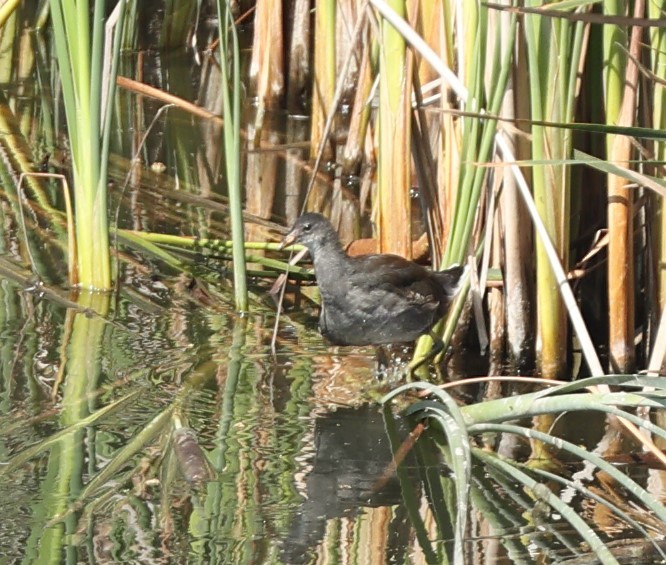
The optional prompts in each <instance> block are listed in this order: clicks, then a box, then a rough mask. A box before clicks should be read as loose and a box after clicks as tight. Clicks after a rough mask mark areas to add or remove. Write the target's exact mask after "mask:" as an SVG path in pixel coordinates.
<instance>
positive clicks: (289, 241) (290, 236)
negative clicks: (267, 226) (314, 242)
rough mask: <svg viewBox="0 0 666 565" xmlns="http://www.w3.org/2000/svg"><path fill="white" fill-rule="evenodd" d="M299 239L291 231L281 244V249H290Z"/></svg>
mask: <svg viewBox="0 0 666 565" xmlns="http://www.w3.org/2000/svg"><path fill="white" fill-rule="evenodd" d="M297 238H298V234H296V233H294V232H293V231H290V232H289V233H288V234H287V235H285V236H284V239H283V240H282V242H281V243H280V249H284V248H285V247H288V246H289V245H292V244H294V243H296V239H297Z"/></svg>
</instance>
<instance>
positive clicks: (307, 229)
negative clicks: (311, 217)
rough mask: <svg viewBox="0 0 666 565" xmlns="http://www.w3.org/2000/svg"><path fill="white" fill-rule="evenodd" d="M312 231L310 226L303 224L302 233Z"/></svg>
mask: <svg viewBox="0 0 666 565" xmlns="http://www.w3.org/2000/svg"><path fill="white" fill-rule="evenodd" d="M311 229H312V224H303V231H310V230H311Z"/></svg>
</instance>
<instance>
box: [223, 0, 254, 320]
mask: <svg viewBox="0 0 666 565" xmlns="http://www.w3.org/2000/svg"><path fill="white" fill-rule="evenodd" d="M217 16H218V20H219V22H220V67H221V70H222V83H223V88H222V98H223V107H224V113H223V115H224V153H225V157H226V158H225V165H226V171H227V188H228V190H229V212H230V216H231V238H232V241H233V243H234V244H233V250H232V252H233V259H234V294H235V299H236V309H237V310H238V311H240V312H245V311H246V310H247V307H248V296H247V280H246V279H247V269H246V267H245V249H244V247H243V243H244V240H245V237H244V229H243V210H242V202H243V196H242V193H241V185H240V169H241V167H240V96H241V93H240V55H239V48H238V35H237V33H236V26H235V24H234V20H233V16H232V14H231V8H230V6H229V1H228V0H217Z"/></svg>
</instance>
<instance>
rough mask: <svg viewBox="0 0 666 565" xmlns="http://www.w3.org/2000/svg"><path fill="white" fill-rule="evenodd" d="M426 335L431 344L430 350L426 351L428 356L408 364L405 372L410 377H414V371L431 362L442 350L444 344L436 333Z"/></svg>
mask: <svg viewBox="0 0 666 565" xmlns="http://www.w3.org/2000/svg"><path fill="white" fill-rule="evenodd" d="M428 335H429V336H430V339H432V342H433V345H432V348H431V349H430V351H428V354H427V355H426V356H425V357H423V359H419V360H418V361H416V362H414V361H412V362H411V363H410V364H409V366H408V367H407V371H408V374H409V375H410V376H411V377H414V376H416V371H418V370H419V369H420V368H421V367H423V365H425V364H426V363H429V362H430V361H432V360H433V359H434V358H435V357H437V356H438V355H439V354H440V353H441V352H442V351H443V350H444V342H443V341H442V338H441V337H440V336H438V335H437V334H436V333H434V332H432V331H430V332H429V333H428Z"/></svg>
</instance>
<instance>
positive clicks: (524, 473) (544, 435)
mask: <svg viewBox="0 0 666 565" xmlns="http://www.w3.org/2000/svg"><path fill="white" fill-rule="evenodd" d="M611 386H612V387H613V392H610V391H609V387H611ZM404 393H427V394H428V398H427V399H425V400H420V401H417V402H415V403H413V404H412V405H410V406H409V407H408V408H407V409H406V411H405V412H406V414H407V415H408V416H410V417H412V418H414V419H416V420H417V421H419V422H424V423H425V422H428V423H429V424H431V425H432V426H434V428H435V430H436V431H437V432H441V433H443V434H444V437H445V441H442V442H440V443H437V439H436V438H435V436H436V435H437V434H434V435H431V436H430V439H433V438H434V439H435V442H434V443H433V444H429V445H430V448H432V446H433V445H436V446H438V449H439V451H440V452H441V454H442V456H443V458H444V460H445V461H446V462H447V464H448V465H449V466H450V467H451V471H452V473H451V474H450V475H449V476H442V475H440V477H439V481H440V482H441V483H442V484H441V485H439V486H437V488H439V489H442V490H443V491H446V490H447V489H448V490H450V488H451V482H452V483H453V485H454V491H455V497H454V498H453V499H445V498H444V497H441V496H440V497H433V496H429V497H428V500H429V504H430V511H431V512H432V513H433V514H434V515H437V516H442V515H444V514H448V515H450V516H455V520H454V523H455V526H454V527H453V530H452V531H453V533H454V548H453V551H452V555H451V556H450V557H451V558H452V561H453V562H454V563H463V562H464V560H465V553H464V550H463V541H464V540H465V537H466V536H467V535H468V534H467V525H468V520H469V516H468V505H469V499H470V497H476V496H478V495H479V494H480V493H479V488H480V485H482V484H483V482H484V481H485V480H486V479H487V477H490V478H491V479H493V480H496V481H500V484H501V485H502V488H506V489H508V490H509V491H513V492H514V493H518V490H517V489H521V488H522V489H524V491H525V492H526V493H527V494H528V495H529V496H528V498H527V499H525V500H523V501H522V502H521V504H522V505H523V506H524V510H523V512H522V513H521V519H522V521H523V524H522V525H521V524H519V523H516V524H515V526H516V527H526V526H528V525H529V522H526V521H525V516H526V515H525V513H527V515H531V514H533V513H536V512H537V508H538V504H544V505H545V506H546V507H549V508H550V512H552V513H555V514H557V515H559V516H561V517H562V519H564V520H566V521H568V522H569V524H570V525H571V527H572V528H573V530H574V531H575V532H576V534H577V535H578V536H580V540H582V541H584V542H586V544H587V545H588V547H589V550H590V551H591V552H593V553H595V554H596V556H597V558H598V559H599V561H600V562H601V563H604V564H605V563H617V559H616V556H615V555H614V553H613V550H612V549H611V547H609V545H608V544H607V543H605V542H604V541H603V540H602V539H601V537H600V536H599V535H598V534H597V532H596V531H595V530H594V529H593V528H592V527H590V526H589V524H588V523H586V522H585V520H584V519H583V518H582V517H581V516H580V515H579V514H580V510H578V509H577V508H574V507H573V505H572V504H571V499H572V498H573V496H572V493H573V492H576V493H578V494H580V495H582V497H583V498H585V499H589V500H590V501H593V502H595V503H596V504H598V505H602V506H604V507H606V509H607V510H608V512H610V513H611V514H613V515H614V516H615V517H616V518H617V520H618V521H619V522H623V523H624V524H625V525H626V526H627V527H630V528H633V529H634V530H636V531H637V532H638V534H639V535H640V536H641V537H642V538H643V539H645V540H646V543H649V544H651V545H652V546H653V547H654V549H653V551H654V552H655V554H657V555H659V556H661V558H662V559H664V558H666V555H665V554H664V552H663V549H662V548H661V546H660V545H659V544H658V543H657V541H656V540H654V538H653V535H654V534H650V533H648V532H649V531H650V530H653V528H654V527H655V526H654V525H655V523H656V524H661V525H662V526H663V524H664V523H666V507H665V506H664V504H663V503H662V502H661V501H660V500H659V499H658V497H657V496H655V495H653V494H652V493H650V492H649V491H647V490H646V488H644V487H643V486H642V485H641V484H639V483H638V482H637V480H635V479H634V478H632V477H631V476H629V475H628V473H627V472H625V471H624V470H623V469H622V468H621V467H618V466H616V465H613V464H612V463H610V462H609V461H608V460H607V459H605V458H604V452H603V448H604V446H607V444H606V439H607V438H606V437H604V438H602V439H601V440H600V441H599V443H598V446H597V448H596V449H595V450H594V451H591V450H588V449H587V448H585V447H581V446H580V445H577V444H574V443H573V442H570V441H567V440H565V439H563V438H560V437H557V436H556V435H554V434H553V433H552V430H549V431H546V432H544V431H540V430H536V429H533V428H531V427H529V426H528V425H525V424H524V422H527V421H529V419H531V418H533V417H536V416H542V415H545V414H562V413H573V412H596V413H601V414H605V415H609V416H614V417H616V418H620V419H622V420H626V421H630V422H632V423H633V424H634V425H635V426H637V427H639V428H641V429H642V430H643V431H645V432H647V433H648V434H651V435H653V436H655V437H657V438H659V439H661V440H666V429H664V428H662V427H660V426H658V425H656V424H654V423H653V422H652V421H650V419H649V418H648V417H643V416H638V415H636V413H635V412H634V410H635V409H641V413H643V412H645V411H647V410H657V411H660V410H663V408H664V407H666V401H665V400H664V398H665V393H666V378H663V377H639V376H631V375H622V376H605V377H591V378H588V379H583V380H581V381H577V382H574V383H564V384H561V385H558V386H553V387H550V388H548V389H545V390H540V391H537V392H532V393H528V394H521V395H517V396H512V397H509V398H501V399H497V400H489V401H484V402H479V403H476V404H472V405H469V406H459V405H458V404H457V403H456V402H455V401H454V400H453V398H452V397H451V396H450V395H449V394H448V393H446V391H444V390H443V389H442V388H440V387H437V386H434V385H432V384H428V383H411V384H407V385H404V386H402V387H399V388H397V389H396V390H394V391H392V392H391V393H390V394H388V395H387V396H385V397H384V399H383V402H384V403H385V405H386V408H385V413H386V414H388V415H390V409H389V407H388V406H389V403H390V402H391V401H393V400H394V399H395V398H396V397H397V396H399V395H401V394H404ZM517 422H518V423H517ZM613 433H615V429H614V428H613V427H612V426H611V427H609V429H608V430H607V431H606V434H611V435H612V434H613ZM502 434H503V435H514V436H518V437H522V438H524V439H525V440H530V441H534V440H536V441H539V442H542V443H543V444H545V445H547V446H549V448H550V449H551V450H552V451H551V453H558V454H561V455H562V456H563V457H565V458H566V459H567V460H574V461H579V462H580V463H582V467H580V471H578V472H577V473H575V474H573V475H572V476H571V477H568V476H566V474H565V473H564V472H563V471H562V469H563V467H562V466H561V465H558V464H557V461H556V460H554V459H551V460H550V461H548V462H547V463H548V465H547V466H544V465H543V464H539V463H537V462H536V461H527V462H525V461H519V460H514V459H511V458H508V457H502V456H500V455H498V454H497V453H495V452H493V451H492V450H489V449H488V448H487V446H488V440H489V435H490V436H491V437H495V436H498V435H502ZM426 435H427V434H426ZM477 439H478V440H482V439H485V445H486V449H479V448H478V447H476V445H475V444H476V440H477ZM417 445H418V442H417ZM609 454H610V453H609ZM473 463H476V464H480V466H481V468H482V469H483V471H482V473H484V474H487V477H486V478H484V479H483V480H480V479H479V477H478V476H477V473H476V472H475V471H473ZM474 468H476V466H474ZM597 472H603V473H605V475H607V476H608V477H610V482H609V481H606V483H605V485H604V486H605V488H606V489H612V491H611V492H608V490H607V491H606V494H605V495H604V494H603V492H604V491H603V490H602V489H597V488H595V487H594V486H593V485H590V486H588V483H591V481H592V480H593V478H594V476H595V475H596V473H597ZM504 481H506V483H505V482H504ZM554 485H559V487H558V486H554ZM426 488H427V489H428V490H429V491H430V492H431V493H432V489H433V488H434V486H433V485H432V484H428V485H427V486H426ZM616 489H618V492H615V490H616ZM619 489H621V492H620V491H619ZM491 490H492V489H491ZM507 494H508V495H509V496H512V495H511V493H510V492H509V493H505V495H504V496H506V495H507ZM483 496H485V497H488V496H489V494H488V492H486V493H485V494H483ZM491 496H494V497H497V496H500V498H501V496H502V495H498V494H497V493H496V492H495V493H494V494H493V493H491ZM516 498H517V499H520V498H521V496H517V497H516ZM475 500H476V499H475ZM625 501H626V502H625ZM406 503H408V501H407V500H406ZM505 504H506V503H505ZM441 505H444V506H445V508H440V507H438V506H441ZM475 506H477V505H476V504H475ZM634 506H639V507H641V508H642V509H644V511H647V513H646V514H641V513H637V512H636V511H635V508H634ZM504 510H505V508H504V505H503V504H502V503H501V502H500V501H498V505H497V506H496V507H495V508H494V509H492V510H488V512H489V513H490V514H491V515H490V516H488V515H486V516H485V518H486V519H487V520H489V521H490V522H491V523H494V522H496V523H498V524H499V523H501V522H502V520H501V519H500V517H499V515H500V514H501V513H502V512H503V511H504ZM495 514H496V515H497V516H495ZM418 519H419V520H422V519H423V518H422V517H419V518H418ZM532 519H536V518H534V517H532ZM438 526H439V527H440V530H441V529H442V525H441V524H439V523H438ZM447 528H448V526H447ZM440 533H441V535H442V536H444V535H445V532H444V531H442V532H440ZM665 533H666V528H664V527H661V528H660V531H658V532H656V534H657V535H660V536H663V535H664V534H665ZM569 537H570V536H569ZM505 543H506V542H505ZM568 544H571V539H570V540H569V541H568ZM544 551H546V552H547V551H548V549H544ZM576 552H577V553H583V549H582V548H578V549H577V551H576Z"/></svg>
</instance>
